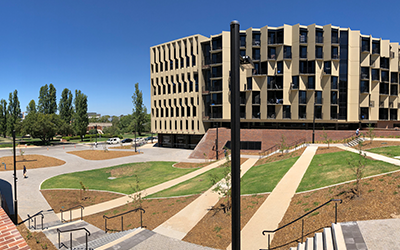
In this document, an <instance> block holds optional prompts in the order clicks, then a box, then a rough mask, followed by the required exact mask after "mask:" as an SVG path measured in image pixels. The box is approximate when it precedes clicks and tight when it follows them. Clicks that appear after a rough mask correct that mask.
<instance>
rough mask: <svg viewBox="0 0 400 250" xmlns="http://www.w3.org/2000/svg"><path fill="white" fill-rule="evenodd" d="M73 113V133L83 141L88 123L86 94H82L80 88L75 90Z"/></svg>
mask: <svg viewBox="0 0 400 250" xmlns="http://www.w3.org/2000/svg"><path fill="white" fill-rule="evenodd" d="M74 104H75V114H74V116H73V118H74V119H73V123H72V124H73V128H74V130H75V133H77V134H78V135H79V136H80V137H81V141H83V137H84V136H85V134H86V128H87V126H88V124H89V118H88V115H87V107H88V105H87V96H86V95H85V94H83V93H82V92H81V91H80V90H79V91H78V90H75V100H74Z"/></svg>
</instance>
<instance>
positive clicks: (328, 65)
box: [324, 61, 331, 75]
mask: <svg viewBox="0 0 400 250" xmlns="http://www.w3.org/2000/svg"><path fill="white" fill-rule="evenodd" d="M324 73H325V74H327V75H330V74H331V62H330V61H327V62H324Z"/></svg>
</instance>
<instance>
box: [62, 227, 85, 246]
mask: <svg viewBox="0 0 400 250" xmlns="http://www.w3.org/2000/svg"><path fill="white" fill-rule="evenodd" d="M78 230H85V231H86V250H87V249H88V236H90V232H89V230H87V229H86V228H84V227H80V228H75V229H66V230H60V229H59V228H57V234H58V248H59V249H60V248H61V241H60V234H61V233H67V232H70V234H69V242H70V243H69V246H70V249H72V232H73V231H78ZM64 246H65V245H64ZM65 247H67V246H65Z"/></svg>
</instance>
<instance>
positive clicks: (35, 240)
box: [17, 216, 57, 250]
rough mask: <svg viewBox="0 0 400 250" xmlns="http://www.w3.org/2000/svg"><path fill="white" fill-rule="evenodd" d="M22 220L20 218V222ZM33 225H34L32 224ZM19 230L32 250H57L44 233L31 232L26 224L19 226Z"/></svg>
mask: <svg viewBox="0 0 400 250" xmlns="http://www.w3.org/2000/svg"><path fill="white" fill-rule="evenodd" d="M21 221H22V220H21V218H19V216H18V222H21ZM31 225H32V224H31ZM17 229H18V231H19V233H20V234H21V236H22V237H23V238H24V240H25V241H26V243H27V244H28V246H29V247H30V248H31V249H32V250H43V249H48V250H56V249H57V248H56V247H55V246H54V245H53V243H51V241H50V240H49V239H48V238H47V237H46V235H45V234H44V233H42V232H31V231H30V230H28V228H27V227H26V226H25V224H21V225H19V226H17Z"/></svg>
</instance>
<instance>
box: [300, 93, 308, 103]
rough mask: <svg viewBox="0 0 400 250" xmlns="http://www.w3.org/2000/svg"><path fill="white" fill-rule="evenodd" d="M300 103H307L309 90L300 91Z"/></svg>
mask: <svg viewBox="0 0 400 250" xmlns="http://www.w3.org/2000/svg"><path fill="white" fill-rule="evenodd" d="M299 104H307V92H306V91H299Z"/></svg>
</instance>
